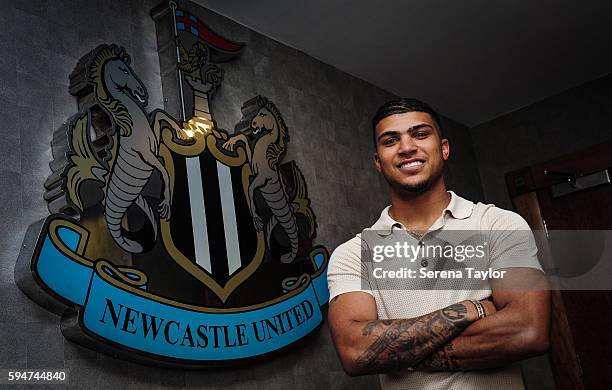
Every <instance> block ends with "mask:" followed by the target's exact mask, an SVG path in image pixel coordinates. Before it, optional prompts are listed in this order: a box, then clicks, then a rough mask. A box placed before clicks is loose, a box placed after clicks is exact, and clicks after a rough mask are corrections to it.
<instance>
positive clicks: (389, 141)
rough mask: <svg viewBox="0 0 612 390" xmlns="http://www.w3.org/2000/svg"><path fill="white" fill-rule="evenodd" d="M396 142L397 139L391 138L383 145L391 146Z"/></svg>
mask: <svg viewBox="0 0 612 390" xmlns="http://www.w3.org/2000/svg"><path fill="white" fill-rule="evenodd" d="M395 141H397V138H395V137H391V138H387V139H384V140H383V142H382V143H383V145H391V144H393V143H394V142H395Z"/></svg>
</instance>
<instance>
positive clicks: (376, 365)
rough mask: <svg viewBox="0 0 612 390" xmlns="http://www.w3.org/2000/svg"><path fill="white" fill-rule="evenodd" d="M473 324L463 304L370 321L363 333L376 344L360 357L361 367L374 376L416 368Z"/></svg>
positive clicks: (359, 363)
mask: <svg viewBox="0 0 612 390" xmlns="http://www.w3.org/2000/svg"><path fill="white" fill-rule="evenodd" d="M470 323H471V321H470V320H469V318H468V316H467V308H466V307H465V305H464V304H463V303H456V304H454V305H451V306H448V307H446V308H444V309H441V310H438V311H436V312H433V313H430V314H426V315H424V316H421V317H417V318H410V319H405V320H383V321H372V322H369V323H367V324H366V325H365V326H364V327H363V330H362V334H363V335H364V336H373V337H374V342H373V343H371V344H370V346H369V347H368V348H367V349H366V350H365V352H363V353H362V354H361V356H359V358H358V359H357V364H358V365H359V366H360V367H362V369H363V370H364V371H365V372H370V373H376V372H384V371H389V370H394V369H398V368H401V367H412V366H414V365H416V364H417V363H419V362H420V361H422V360H423V359H425V358H427V357H428V356H429V355H430V354H431V353H432V352H434V351H436V350H437V349H438V348H440V347H441V346H442V345H444V344H446V343H447V342H448V341H449V340H450V339H452V338H453V337H455V336H456V335H458V334H459V333H460V332H461V331H462V330H463V329H464V328H466V327H467V326H468V325H469V324H470ZM438 364H445V363H438Z"/></svg>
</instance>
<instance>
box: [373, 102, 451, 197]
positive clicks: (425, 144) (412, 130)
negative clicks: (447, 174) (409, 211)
mask: <svg viewBox="0 0 612 390" xmlns="http://www.w3.org/2000/svg"><path fill="white" fill-rule="evenodd" d="M375 136H376V153H375V154H374V163H375V165H376V169H377V170H378V171H379V172H380V173H382V174H383V176H384V177H385V179H386V180H387V182H388V183H389V185H390V186H391V187H392V189H393V190H395V191H397V192H399V193H402V194H407V195H410V194H411V195H415V194H419V193H422V192H423V191H425V190H426V189H427V188H429V187H430V186H431V185H432V184H433V183H435V182H437V181H438V180H440V179H441V178H442V172H443V169H444V161H446V160H447V159H448V156H449V147H448V140H446V139H441V138H440V133H439V131H438V130H437V127H436V123H435V121H434V120H433V118H432V117H431V115H429V114H428V113H425V112H416V111H415V112H406V113H403V114H395V115H390V116H388V117H386V118H384V119H382V120H381V121H380V122H378V124H377V125H376V129H375Z"/></svg>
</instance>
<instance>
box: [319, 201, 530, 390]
mask: <svg viewBox="0 0 612 390" xmlns="http://www.w3.org/2000/svg"><path fill="white" fill-rule="evenodd" d="M449 192H450V194H451V201H450V203H449V204H448V206H447V207H446V208H445V209H444V211H443V212H442V215H441V216H440V217H439V218H438V219H437V220H436V221H435V222H434V223H433V225H432V226H431V228H430V229H429V231H428V233H427V234H426V235H425V236H424V237H423V239H426V237H428V235H430V234H435V232H436V231H440V230H445V231H446V230H448V231H453V230H457V231H460V230H469V231H479V232H481V233H482V234H484V235H487V234H490V233H491V232H494V234H492V235H491V239H490V240H489V243H488V245H487V250H486V256H488V259H487V260H488V264H489V265H490V268H491V269H492V270H498V269H501V268H509V267H530V268H536V269H539V270H541V269H542V268H541V266H540V264H539V262H538V259H537V247H536V245H535V241H534V240H533V236H532V235H531V233H528V235H529V238H530V239H528V240H525V241H524V242H520V243H517V240H513V239H509V238H508V236H507V235H505V234H504V233H503V232H511V231H523V232H525V231H529V230H530V229H529V225H528V224H527V222H526V221H525V220H524V219H523V218H522V217H521V216H520V215H518V214H516V213H514V212H512V211H508V210H504V209H500V208H498V207H495V206H494V205H491V204H483V203H478V204H474V203H473V202H470V201H468V200H466V199H463V198H461V197H460V196H458V195H456V194H455V193H453V192H452V191H449ZM389 208H390V206H387V207H386V208H385V209H384V210H383V211H382V213H381V216H380V219H379V220H378V221H376V223H375V224H374V225H372V227H371V228H370V229H371V230H373V231H375V232H376V233H377V234H380V235H381V236H384V235H386V234H394V233H404V234H405V233H406V228H405V227H404V226H403V225H402V224H401V223H399V222H397V221H395V220H393V218H391V217H390V216H389ZM500 231H501V233H500ZM498 233H499V234H498ZM368 234H371V233H368ZM361 250H362V235H361V234H358V235H357V236H355V237H353V238H352V239H350V240H349V241H347V242H345V243H344V244H342V245H340V246H338V248H336V250H335V251H334V252H333V254H332V255H331V258H330V262H329V267H328V270H327V281H328V286H329V293H330V294H329V296H330V300H331V299H333V298H334V297H336V296H338V295H340V294H344V293H347V292H353V291H363V292H366V293H368V294H370V295H372V296H373V297H374V299H375V301H376V308H377V312H378V318H379V319H381V320H383V319H400V318H413V317H418V316H421V315H424V314H428V313H431V312H434V311H436V310H439V309H441V308H444V307H446V306H449V305H452V304H454V303H457V302H460V301H463V300H466V299H484V298H486V297H488V296H490V295H491V286H490V284H489V283H488V281H485V282H483V287H482V289H478V290H475V289H470V290H461V289H445V290H418V289H414V288H411V287H410V286H409V285H407V288H406V289H404V290H399V289H393V290H388V289H378V288H376V287H372V285H371V284H368V285H366V284H364V282H363V280H364V279H363V275H362V269H363V268H362V267H363V263H362V262H361ZM424 264H427V263H424ZM406 283H411V281H410V280H406ZM379 377H380V382H381V385H382V387H383V389H419V390H421V389H423V390H429V389H431V390H434V389H435V390H438V389H457V390H465V389H482V390H485V389H487V390H488V389H524V386H523V380H522V375H521V370H520V364H519V363H516V364H513V365H510V366H507V367H503V368H497V369H490V370H478V371H457V372H433V373H432V372H422V371H414V370H412V369H409V368H406V369H405V370H399V371H396V372H394V373H391V374H383V375H380V376H379Z"/></svg>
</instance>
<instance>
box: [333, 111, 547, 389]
mask: <svg viewBox="0 0 612 390" xmlns="http://www.w3.org/2000/svg"><path fill="white" fill-rule="evenodd" d="M373 126H374V142H375V146H376V152H375V153H374V164H375V166H376V169H377V170H378V171H379V172H380V173H381V174H382V175H383V176H384V178H385V179H386V181H387V182H388V184H389V189H390V198H391V205H390V206H388V207H386V208H385V209H384V210H383V211H382V213H381V216H380V218H379V220H378V221H377V222H376V223H375V224H374V225H373V226H372V227H371V228H370V229H369V230H370V231H374V232H376V234H379V235H380V236H381V237H384V238H386V239H389V238H394V237H398V240H396V242H397V241H401V240H402V238H401V237H408V236H409V237H412V238H414V239H416V240H418V242H419V245H422V244H423V243H424V242H426V241H427V240H429V239H432V238H435V237H436V235H437V234H438V233H439V232H442V231H454V230H457V231H465V230H471V231H479V232H481V233H482V234H483V235H486V236H487V237H489V238H490V240H489V241H490V243H489V247H488V249H487V259H486V260H487V264H488V265H489V266H490V269H491V270H492V271H504V273H503V274H504V275H505V277H504V280H503V282H502V281H500V280H499V279H498V280H494V279H490V280H486V281H485V282H484V283H485V284H484V285H481V288H479V289H470V288H469V287H467V284H466V286H465V289H462V288H454V289H444V290H432V289H420V288H419V287H418V286H417V285H415V284H414V283H415V281H414V280H412V279H406V280H405V281H403V282H402V283H405V284H404V288H403V289H386V288H380V285H378V284H376V282H375V281H374V282H373V281H372V280H371V279H369V278H368V275H369V274H368V273H367V272H364V269H366V268H367V267H365V265H364V264H365V263H366V262H365V261H363V262H362V259H361V256H362V253H365V252H362V249H363V248H362V245H367V242H365V239H364V235H357V236H356V237H354V238H353V239H351V240H349V241H347V242H346V243H344V244H342V245H340V246H339V247H338V248H337V249H336V250H335V251H334V253H333V254H332V256H331V259H330V265H329V269H328V284H329V290H330V305H329V326H330V328H331V332H332V336H333V340H334V344H335V346H336V350H337V352H338V355H339V357H340V360H341V362H342V365H343V367H344V369H345V371H346V372H347V373H348V374H349V375H364V374H375V373H376V374H381V375H380V380H381V385H382V387H383V388H384V389H390V388H393V389H395V388H397V389H483V390H484V389H523V388H524V386H523V382H522V377H521V372H520V366H519V364H518V362H519V361H520V360H521V359H524V358H526V357H529V356H533V355H537V354H541V353H544V352H545V351H546V349H547V348H548V329H549V320H550V296H549V292H548V291H547V285H546V281H545V278H544V276H543V273H542V271H541V268H540V265H539V263H538V260H537V257H536V252H537V249H536V247H535V243H534V241H533V237H532V236H531V233H530V232H529V227H528V225H527V223H526V222H525V221H524V220H523V219H522V218H521V217H520V216H519V215H518V214H516V213H513V212H511V211H507V210H503V209H500V208H497V207H495V206H493V205H486V204H483V203H477V204H474V203H473V202H471V201H469V200H466V199H463V198H461V197H459V196H458V195H456V194H454V193H453V192H450V191H447V189H446V185H445V182H444V176H443V173H444V163H445V161H447V160H448V158H449V156H450V146H449V142H448V140H447V139H444V138H443V137H442V132H441V128H440V120H439V117H438V114H437V113H436V112H435V111H434V110H433V109H432V108H431V107H430V106H428V105H427V104H425V103H423V102H421V101H419V100H416V99H400V100H394V101H391V102H388V103H386V104H384V105H383V106H382V107H380V108H379V110H378V112H377V113H376V115H375V116H374V119H373ZM513 231H524V232H525V231H527V232H529V237H528V239H525V240H522V241H520V242H518V241H517V240H516V239H515V238H513V236H512V234H508V232H513ZM396 260H397V259H396ZM430 263H434V261H428V260H427V259H422V260H421V262H420V263H417V264H419V266H420V268H421V270H422V269H425V270H427V268H431V269H433V264H430ZM408 265H409V264H408ZM364 275H365V277H364ZM526 280H528V281H529V283H528V285H529V286H530V288H529V289H525V288H523V289H520V288H508V286H515V285H516V284H514V282H516V281H522V282H524V281H526ZM459 287H461V285H459Z"/></svg>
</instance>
